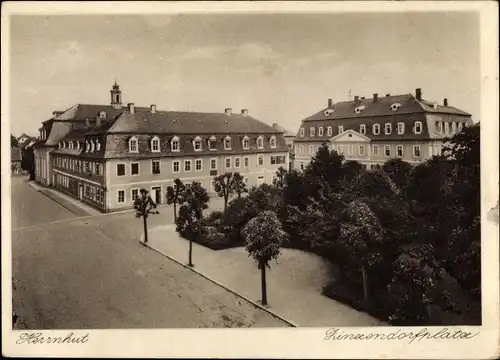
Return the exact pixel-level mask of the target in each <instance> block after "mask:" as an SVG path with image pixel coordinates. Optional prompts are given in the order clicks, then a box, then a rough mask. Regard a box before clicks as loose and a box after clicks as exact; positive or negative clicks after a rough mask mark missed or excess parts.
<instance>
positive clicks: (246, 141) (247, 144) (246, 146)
mask: <svg viewBox="0 0 500 360" xmlns="http://www.w3.org/2000/svg"><path fill="white" fill-rule="evenodd" d="M241 144H242V146H243V149H244V150H248V149H250V139H249V138H248V136H245V137H244V138H243V140H242V141H241Z"/></svg>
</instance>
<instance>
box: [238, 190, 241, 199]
mask: <svg viewBox="0 0 500 360" xmlns="http://www.w3.org/2000/svg"><path fill="white" fill-rule="evenodd" d="M238 199H241V191H238Z"/></svg>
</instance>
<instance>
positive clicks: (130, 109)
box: [128, 103, 135, 114]
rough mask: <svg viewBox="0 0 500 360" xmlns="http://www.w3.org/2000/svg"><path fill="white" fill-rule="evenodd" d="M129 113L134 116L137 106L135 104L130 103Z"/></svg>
mask: <svg viewBox="0 0 500 360" xmlns="http://www.w3.org/2000/svg"><path fill="white" fill-rule="evenodd" d="M128 112H129V113H131V114H133V113H135V105H134V103H128Z"/></svg>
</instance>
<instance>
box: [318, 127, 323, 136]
mask: <svg viewBox="0 0 500 360" xmlns="http://www.w3.org/2000/svg"><path fill="white" fill-rule="evenodd" d="M318 136H323V127H322V126H320V127H319V128H318Z"/></svg>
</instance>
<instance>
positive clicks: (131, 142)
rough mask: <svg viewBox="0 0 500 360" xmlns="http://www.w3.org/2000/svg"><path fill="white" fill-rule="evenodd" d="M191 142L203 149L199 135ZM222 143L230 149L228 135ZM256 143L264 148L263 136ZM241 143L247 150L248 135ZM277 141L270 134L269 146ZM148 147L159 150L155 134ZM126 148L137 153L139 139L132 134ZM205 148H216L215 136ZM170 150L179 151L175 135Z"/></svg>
mask: <svg viewBox="0 0 500 360" xmlns="http://www.w3.org/2000/svg"><path fill="white" fill-rule="evenodd" d="M192 143H193V149H194V150H195V151H201V150H203V139H202V138H201V137H199V136H197V137H196V138H194V140H193V141H192ZM222 143H223V145H224V150H231V149H232V139H231V137H230V136H226V137H225V138H224V139H222ZM255 143H256V145H257V149H264V137H263V136H259V137H257V139H256V141H255ZM241 145H242V147H243V149H244V150H249V149H250V138H249V137H248V136H245V137H243V139H242V140H241ZM276 145H277V142H276V136H274V135H273V136H271V137H270V139H269V147H270V148H272V149H274V148H276ZM150 147H151V151H152V152H160V151H161V148H160V139H159V138H158V137H157V136H155V137H153V138H152V139H151V141H150ZM128 148H129V152H132V153H137V152H139V140H138V139H137V138H136V137H135V136H133V137H131V138H130V139H129V141H128ZM207 148H208V150H217V138H216V137H215V136H212V137H210V138H209V139H208V140H207ZM170 150H171V151H172V152H179V151H180V150H181V146H180V139H179V137H177V136H174V137H173V138H172V139H171V140H170Z"/></svg>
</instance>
